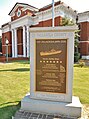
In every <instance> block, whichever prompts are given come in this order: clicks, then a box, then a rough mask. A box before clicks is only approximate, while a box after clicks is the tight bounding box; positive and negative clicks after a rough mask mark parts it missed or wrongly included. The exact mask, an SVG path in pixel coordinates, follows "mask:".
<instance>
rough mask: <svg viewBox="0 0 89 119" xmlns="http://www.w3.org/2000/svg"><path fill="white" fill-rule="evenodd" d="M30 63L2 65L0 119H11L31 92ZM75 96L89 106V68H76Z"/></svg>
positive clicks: (18, 62) (0, 65)
mask: <svg viewBox="0 0 89 119" xmlns="http://www.w3.org/2000/svg"><path fill="white" fill-rule="evenodd" d="M29 67H30V66H29V61H17V62H11V63H7V64H6V63H4V64H2V63H1V64H0V119H11V117H12V115H14V114H15V112H16V110H18V109H19V108H20V101H21V99H22V98H23V97H24V96H25V94H26V93H27V92H29V84H30V81H29V73H30V72H29V70H30V68H29ZM73 95H76V96H79V98H80V100H81V102H82V103H83V104H89V67H86V66H85V67H83V68H81V67H79V66H78V65H75V66H74V85H73Z"/></svg>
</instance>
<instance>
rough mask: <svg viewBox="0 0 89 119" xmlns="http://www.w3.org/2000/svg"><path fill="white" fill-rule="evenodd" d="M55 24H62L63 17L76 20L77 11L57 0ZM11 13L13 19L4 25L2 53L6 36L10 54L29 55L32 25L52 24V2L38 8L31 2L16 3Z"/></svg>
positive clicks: (4, 48) (45, 25)
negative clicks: (30, 3)
mask: <svg viewBox="0 0 89 119" xmlns="http://www.w3.org/2000/svg"><path fill="white" fill-rule="evenodd" d="M54 13H55V23H54V24H55V26H60V25H62V24H61V23H62V17H63V16H65V15H66V16H67V17H69V18H71V19H73V20H74V21H76V15H77V13H76V12H75V11H74V10H73V9H71V8H70V7H69V6H67V5H66V4H64V3H63V2H61V1H58V2H55V5H54ZM9 15H10V16H11V21H10V22H8V23H6V24H3V25H2V28H1V29H2V53H3V54H6V45H5V41H6V38H7V39H8V40H9V45H8V49H9V55H10V56H12V57H29V48H30V33H29V28H30V27H49V26H52V4H49V5H47V6H45V7H43V8H40V9H38V8H36V7H33V6H31V5H29V4H24V3H16V4H15V5H14V7H13V8H12V10H11V11H10V13H9Z"/></svg>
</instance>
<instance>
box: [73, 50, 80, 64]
mask: <svg viewBox="0 0 89 119" xmlns="http://www.w3.org/2000/svg"><path fill="white" fill-rule="evenodd" d="M79 58H80V53H78V52H75V53H74V62H78V60H79Z"/></svg>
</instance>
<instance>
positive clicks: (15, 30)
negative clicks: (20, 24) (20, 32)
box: [14, 29, 18, 57]
mask: <svg viewBox="0 0 89 119" xmlns="http://www.w3.org/2000/svg"><path fill="white" fill-rule="evenodd" d="M14 32H15V57H18V53H17V29H14Z"/></svg>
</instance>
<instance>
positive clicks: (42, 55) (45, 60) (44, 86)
mask: <svg viewBox="0 0 89 119" xmlns="http://www.w3.org/2000/svg"><path fill="white" fill-rule="evenodd" d="M35 43H36V67H35V68H36V69H35V70H36V71H35V73H36V74H35V78H36V79H35V80H36V81H35V82H36V85H35V86H36V87H35V88H36V91H40V92H50V93H66V83H67V80H66V78H67V77H66V74H67V39H36V42H35Z"/></svg>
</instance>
